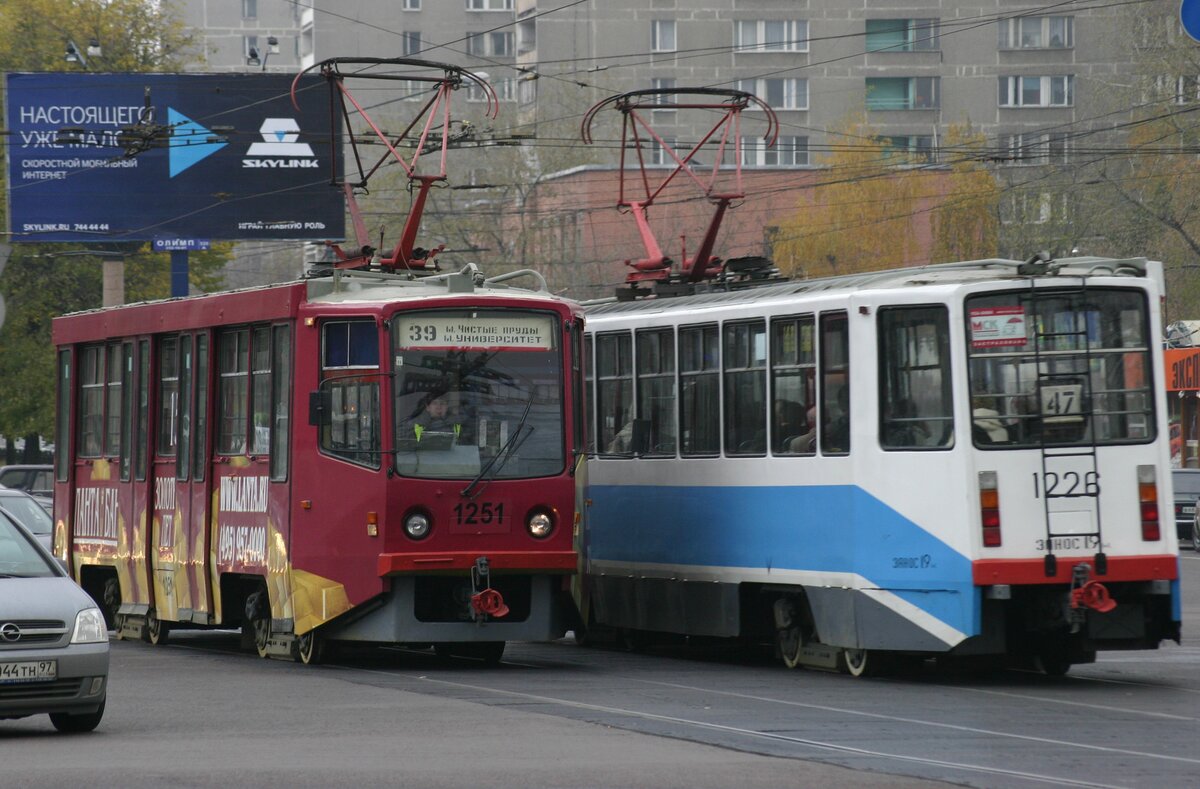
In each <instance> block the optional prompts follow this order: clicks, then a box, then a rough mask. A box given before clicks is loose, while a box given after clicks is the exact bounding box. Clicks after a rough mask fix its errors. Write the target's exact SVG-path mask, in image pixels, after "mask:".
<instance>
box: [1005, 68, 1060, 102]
mask: <svg viewBox="0 0 1200 789" xmlns="http://www.w3.org/2000/svg"><path fill="white" fill-rule="evenodd" d="M1074 103H1075V77H1073V76H1072V75H1070V74H1068V75H1066V76H1061V77H1001V78H1000V106H1001V107H1070V106H1071V105H1073V104H1074Z"/></svg>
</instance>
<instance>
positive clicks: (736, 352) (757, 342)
mask: <svg viewBox="0 0 1200 789" xmlns="http://www.w3.org/2000/svg"><path fill="white" fill-rule="evenodd" d="M724 358H725V454H727V455H762V454H764V453H765V452H766V451H767V327H766V323H765V322H764V321H753V322H750V323H731V324H726V325H725V357H724Z"/></svg>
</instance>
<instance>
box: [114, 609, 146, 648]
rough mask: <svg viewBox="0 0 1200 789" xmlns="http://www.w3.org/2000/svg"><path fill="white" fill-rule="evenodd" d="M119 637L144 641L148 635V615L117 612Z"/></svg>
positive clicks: (123, 639) (124, 639)
mask: <svg viewBox="0 0 1200 789" xmlns="http://www.w3.org/2000/svg"><path fill="white" fill-rule="evenodd" d="M114 629H115V630H116V631H117V639H118V640H121V641H142V640H144V639H145V637H146V617H145V616H144V615H141V614H117V621H116V627H115V628H114Z"/></svg>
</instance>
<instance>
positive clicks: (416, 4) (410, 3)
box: [400, 0, 421, 11]
mask: <svg viewBox="0 0 1200 789" xmlns="http://www.w3.org/2000/svg"><path fill="white" fill-rule="evenodd" d="M400 8H401V9H402V10H404V11H420V10H421V0H404V2H403V3H402V4H401V6H400Z"/></svg>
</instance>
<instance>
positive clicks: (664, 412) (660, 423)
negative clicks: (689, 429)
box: [634, 326, 679, 457]
mask: <svg viewBox="0 0 1200 789" xmlns="http://www.w3.org/2000/svg"><path fill="white" fill-rule="evenodd" d="M634 356H635V359H634V362H635V364H636V368H635V369H636V371H637V372H636V376H635V378H636V383H635V384H634V392H635V396H634V402H635V403H636V404H637V406H636V409H635V419H638V420H641V421H642V422H643V423H644V424H645V426H646V439H647V440H646V451H645V452H644V453H643V454H644V455H646V456H648V457H674V456H675V453H676V451H677V450H678V447H679V429H678V424H677V422H676V418H677V415H676V408H675V402H676V400H677V399H678V398H677V396H676V395H677V391H676V386H677V377H676V375H675V330H674V327H671V326H667V327H661V328H654V329H639V330H638V331H637V332H635V333H634ZM664 385H665V386H664Z"/></svg>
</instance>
